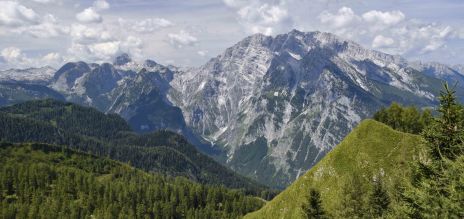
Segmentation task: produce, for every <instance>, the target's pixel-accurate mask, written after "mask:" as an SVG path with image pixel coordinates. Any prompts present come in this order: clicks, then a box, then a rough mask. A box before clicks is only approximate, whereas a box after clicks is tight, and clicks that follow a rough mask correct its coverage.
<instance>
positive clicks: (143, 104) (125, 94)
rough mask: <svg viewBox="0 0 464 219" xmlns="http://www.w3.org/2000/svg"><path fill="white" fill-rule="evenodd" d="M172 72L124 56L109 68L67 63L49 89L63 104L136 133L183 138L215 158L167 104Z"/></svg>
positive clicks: (54, 78) (168, 102) (152, 63)
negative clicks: (113, 119) (87, 109)
mask: <svg viewBox="0 0 464 219" xmlns="http://www.w3.org/2000/svg"><path fill="white" fill-rule="evenodd" d="M173 74H174V73H173V72H172V71H171V70H170V69H169V68H167V67H165V66H163V65H160V64H158V63H156V62H155V61H153V60H146V61H145V62H143V63H142V64H139V63H137V62H135V61H132V60H131V58H130V57H129V56H128V55H127V54H122V55H120V56H118V57H116V58H115V60H114V62H113V64H110V63H103V64H95V63H92V64H88V63H85V62H71V63H67V64H65V65H64V66H63V67H61V68H60V69H59V70H58V71H57V72H56V74H55V76H54V77H53V79H52V81H51V83H50V85H49V87H51V88H53V89H55V90H57V91H58V92H60V93H62V94H63V95H64V96H65V98H66V100H67V101H70V102H74V103H78V104H81V105H84V106H91V107H95V108H97V109H98V110H100V111H102V112H106V113H117V114H119V115H121V116H122V117H123V118H124V119H126V120H127V121H128V123H129V124H130V125H131V127H132V128H133V129H134V130H135V131H138V132H142V133H143V132H151V131H155V130H164V129H167V130H171V131H174V132H177V133H180V134H182V135H183V136H185V137H186V138H187V139H188V140H189V141H190V142H192V143H193V144H194V145H196V146H197V147H198V148H199V149H200V150H201V151H202V152H205V153H208V154H217V153H219V152H217V151H215V150H213V149H211V147H209V145H207V144H205V142H204V141H202V139H201V138H199V137H198V136H196V135H194V134H193V132H192V131H191V130H190V129H189V128H188V127H187V125H186V124H185V121H184V118H183V115H182V111H181V110H180V109H179V108H178V107H176V106H173V105H172V103H171V102H170V101H169V100H167V98H166V96H167V95H166V94H167V92H168V90H170V89H171V86H170V85H169V82H170V81H171V80H172V78H173Z"/></svg>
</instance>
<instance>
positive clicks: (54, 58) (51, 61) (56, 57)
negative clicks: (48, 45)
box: [42, 52, 63, 66]
mask: <svg viewBox="0 0 464 219" xmlns="http://www.w3.org/2000/svg"><path fill="white" fill-rule="evenodd" d="M42 61H43V62H45V63H48V64H47V65H51V66H53V65H56V64H60V63H61V62H62V61H63V59H62V57H61V55H60V54H59V53H56V52H51V53H48V54H46V55H45V56H43V57H42Z"/></svg>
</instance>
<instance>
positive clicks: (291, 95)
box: [169, 30, 464, 187]
mask: <svg viewBox="0 0 464 219" xmlns="http://www.w3.org/2000/svg"><path fill="white" fill-rule="evenodd" d="M434 70H436V69H435V68H432V69H430V71H432V73H433V71H434ZM424 71H425V68H419V67H417V65H412V64H410V63H408V62H407V60H405V59H403V58H401V57H399V56H392V55H388V54H385V53H381V52H377V51H373V50H368V49H365V48H363V47H361V46H360V45H359V44H356V43H354V42H352V41H348V40H344V39H342V38H340V37H337V36H335V35H333V34H330V33H322V32H309V33H304V32H300V31H297V30H293V31H291V32H289V33H287V34H281V35H277V36H275V37H272V36H264V35H261V34H256V35H253V36H250V37H247V38H246V39H244V40H243V41H241V42H239V43H237V44H236V45H234V46H232V47H231V48H228V49H227V50H226V51H225V52H224V53H223V54H221V55H219V56H217V57H216V58H213V59H211V60H210V61H209V62H208V63H207V64H205V65H203V66H201V67H199V68H194V69H190V70H187V71H185V72H179V73H178V74H175V75H174V79H173V80H172V82H171V83H170V84H171V86H172V88H173V89H171V90H170V92H169V99H170V100H171V101H172V102H173V103H174V105H176V106H178V107H180V108H181V109H182V112H183V114H184V117H185V119H186V123H187V125H188V126H189V127H191V128H192V129H193V131H194V132H195V133H196V134H198V135H200V136H202V137H203V138H205V139H208V140H209V141H211V142H212V144H214V145H218V146H219V147H221V148H223V150H225V151H226V153H225V154H224V156H222V157H219V158H217V159H219V160H222V161H223V162H224V163H226V165H228V166H230V167H232V168H233V169H234V170H236V171H238V172H239V173H242V174H244V175H247V176H249V177H252V178H254V179H257V180H258V181H260V182H265V183H267V184H268V185H272V186H276V187H285V186H287V185H289V184H290V183H291V182H292V181H293V180H294V179H296V178H298V177H299V176H300V175H302V174H303V173H305V172H306V171H307V170H308V169H309V168H310V167H312V166H313V165H314V164H316V163H317V162H318V161H319V160H320V159H321V158H322V157H324V155H325V154H326V153H327V152H329V151H330V150H332V148H333V147H334V146H335V145H336V144H337V143H339V142H340V141H341V140H342V139H343V138H344V137H345V136H346V135H347V134H348V133H349V132H350V131H351V130H352V128H353V127H355V126H356V125H357V124H358V123H359V122H360V121H361V120H362V119H364V118H368V117H370V116H371V115H372V114H373V113H374V112H375V111H376V110H378V109H379V108H380V107H382V106H385V105H388V104H390V103H391V102H392V101H396V102H400V103H402V104H406V105H417V106H422V107H426V106H434V105H435V104H436V101H437V100H436V95H437V94H438V92H439V89H440V88H441V83H442V82H443V80H448V79H449V78H447V77H441V75H440V74H438V73H437V74H435V73H433V74H432V73H430V72H429V73H426V72H424ZM453 73H455V72H453ZM439 76H440V78H437V77H439ZM456 77H458V76H456ZM459 77H460V76H459ZM442 79H443V80H442ZM450 80H451V79H450ZM459 92H460V94H464V92H462V89H461V90H460V91H459Z"/></svg>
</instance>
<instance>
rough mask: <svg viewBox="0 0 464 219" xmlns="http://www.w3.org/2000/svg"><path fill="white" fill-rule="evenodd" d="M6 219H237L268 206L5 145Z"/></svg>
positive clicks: (0, 206)
mask: <svg viewBox="0 0 464 219" xmlns="http://www.w3.org/2000/svg"><path fill="white" fill-rule="evenodd" d="M0 157H1V158H2V159H0V191H2V192H0V217H1V218H238V217H240V216H241V215H244V214H246V213H247V212H250V211H253V210H256V209H259V208H260V207H261V206H262V205H263V201H261V200H260V199H259V198H255V197H250V196H246V195H245V194H244V193H243V192H241V191H239V190H231V189H226V188H224V187H221V186H204V185H200V184H196V183H193V182H191V181H189V180H187V179H185V178H171V177H165V176H162V175H159V174H149V173H146V172H143V171H141V170H138V169H135V168H133V167H131V166H129V165H125V164H122V163H119V162H116V161H112V160H110V159H107V158H98V157H95V156H92V155H88V154H84V153H80V152H76V151H73V150H69V149H66V148H64V147H58V146H53V145H47V144H36V143H33V144H9V143H1V144H0Z"/></svg>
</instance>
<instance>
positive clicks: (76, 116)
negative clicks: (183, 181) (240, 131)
mask: <svg viewBox="0 0 464 219" xmlns="http://www.w3.org/2000/svg"><path fill="white" fill-rule="evenodd" d="M0 124H1V125H0V141H7V142H17V143H21V142H41V143H49V144H57V145H67V146H68V147H70V148H72V149H76V150H80V151H83V152H88V153H91V154H94V155H97V156H101V157H109V158H111V159H115V160H119V161H122V162H129V163H131V164H132V165H133V166H135V167H137V168H141V169H144V170H146V171H150V172H157V173H163V174H166V175H170V176H183V177H186V178H189V179H191V180H193V181H196V182H200V183H204V184H210V185H224V186H227V187H230V188H241V189H244V190H245V191H247V192H250V193H253V194H260V193H261V192H262V191H265V190H266V188H265V187H264V186H261V185H259V184H257V183H255V182H253V181H251V180H249V179H247V178H245V177H242V176H240V175H237V174H235V173H234V172H233V171H231V170H229V169H227V168H226V167H224V166H222V165H220V164H218V163H217V162H215V161H214V160H213V159H212V158H209V157H208V156H206V155H204V154H202V153H200V152H198V151H197V150H196V148H195V146H193V145H191V144H190V143H189V142H188V141H187V140H185V139H184V138H183V137H182V136H180V135H178V134H175V133H172V132H168V131H159V132H155V133H146V134H137V133H134V132H132V130H131V128H130V126H129V125H128V124H127V122H126V121H125V120H124V119H122V118H121V117H120V116H118V115H116V114H104V113H102V112H99V111H97V110H96V109H93V108H88V107H82V106H79V105H76V104H71V103H64V102H60V101H55V100H51V99H48V100H38V101H29V102H24V103H21V104H17V105H13V106H9V107H3V108H0Z"/></svg>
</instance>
